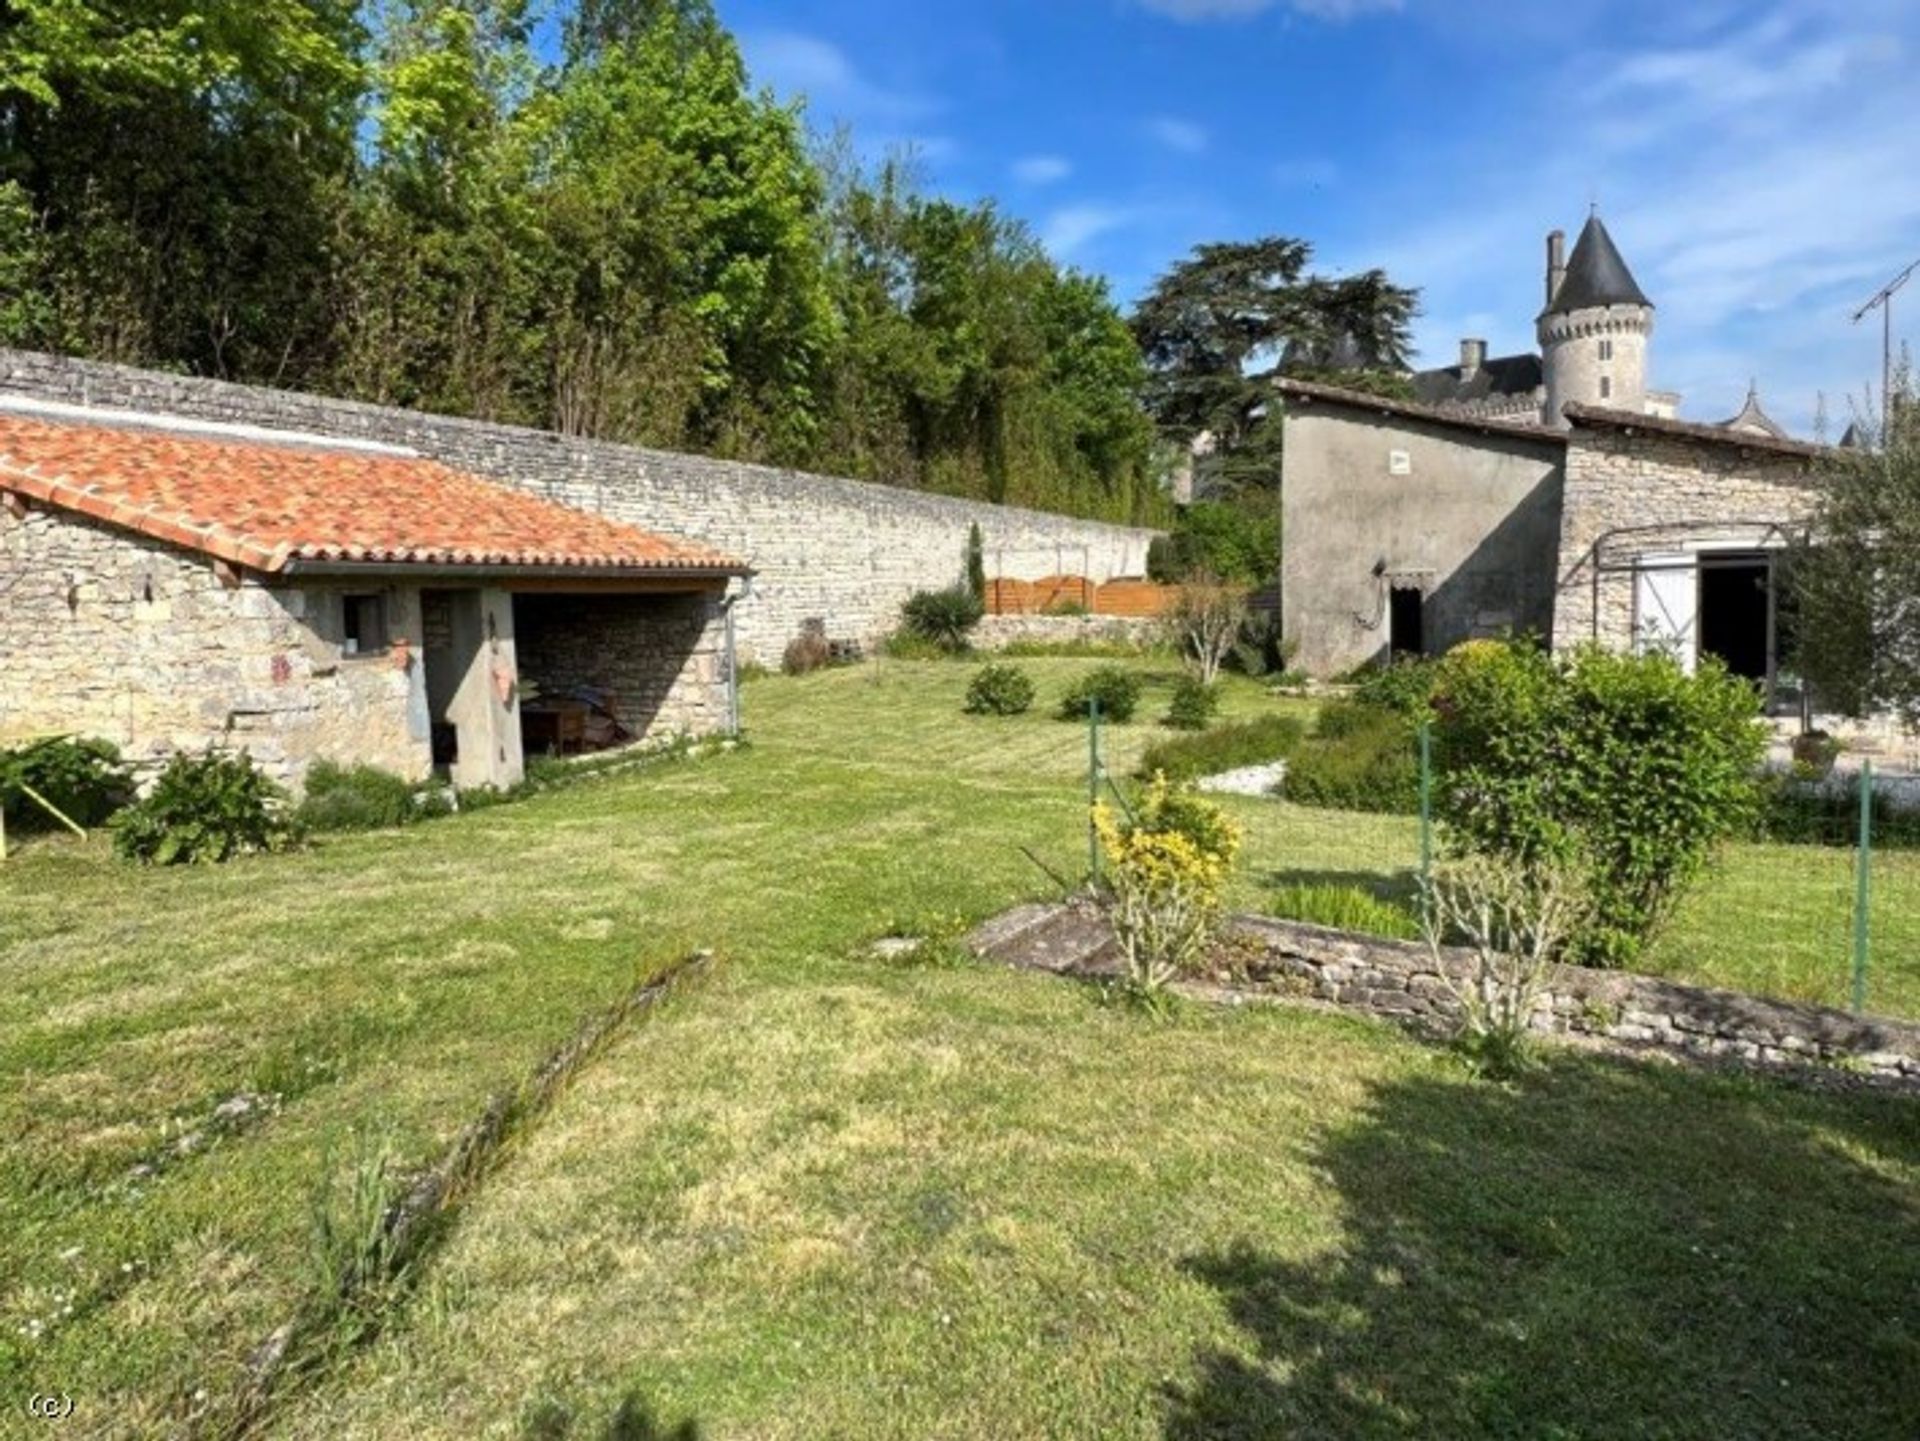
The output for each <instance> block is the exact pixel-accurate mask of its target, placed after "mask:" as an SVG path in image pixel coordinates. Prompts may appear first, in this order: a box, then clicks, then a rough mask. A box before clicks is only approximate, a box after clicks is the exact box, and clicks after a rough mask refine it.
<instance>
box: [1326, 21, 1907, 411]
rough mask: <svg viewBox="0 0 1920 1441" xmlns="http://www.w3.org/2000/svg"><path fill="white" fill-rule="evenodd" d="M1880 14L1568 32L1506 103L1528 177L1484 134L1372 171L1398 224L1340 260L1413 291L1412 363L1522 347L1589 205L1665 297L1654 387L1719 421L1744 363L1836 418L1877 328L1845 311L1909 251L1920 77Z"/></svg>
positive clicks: (1378, 194)
mask: <svg viewBox="0 0 1920 1441" xmlns="http://www.w3.org/2000/svg"><path fill="white" fill-rule="evenodd" d="M1890 13H1891V12H1890ZM1895 18H1902V17H1899V16H1898V15H1897V14H1896V15H1895ZM1886 28H1887V27H1886V26H1885V25H1884V24H1880V25H1876V24H1875V23H1873V22H1872V21H1871V20H1869V21H1866V22H1864V23H1863V21H1862V19H1861V17H1860V13H1859V11H1858V10H1857V9H1854V8H1852V7H1844V8H1843V7H1839V6H1835V7H1833V8H1832V9H1830V10H1824V11H1823V10H1822V9H1820V8H1819V7H1818V6H1817V5H1815V4H1811V3H1807V0H1793V3H1779V4H1776V5H1775V6H1774V7H1773V8H1772V9H1771V10H1769V11H1766V12H1764V13H1762V14H1761V15H1760V16H1758V17H1754V16H1747V17H1746V18H1745V19H1744V20H1743V21H1742V23H1741V24H1740V26H1739V27H1738V28H1734V29H1731V30H1724V29H1723V30H1721V31H1718V32H1714V31H1707V32H1704V33H1696V34H1694V35H1692V36H1688V37H1683V38H1681V39H1680V40H1678V41H1676V40H1675V39H1674V38H1673V37H1672V36H1671V35H1669V37H1668V38H1667V39H1666V40H1665V41H1664V42H1663V43H1662V44H1661V45H1660V46H1659V47H1657V48H1647V49H1639V50H1633V51H1628V52H1621V51H1617V50H1616V51H1613V52H1609V51H1607V50H1605V49H1603V48H1600V46H1599V45H1597V44H1575V45H1573V46H1571V47H1570V50H1569V53H1570V54H1577V55H1578V56H1579V58H1578V59H1577V60H1569V61H1568V62H1567V64H1566V66H1565V67H1564V69H1561V70H1557V71H1547V72H1543V74H1542V76H1541V78H1540V83H1539V84H1538V86H1537V87H1535V88H1534V89H1533V92H1532V93H1531V94H1530V95H1527V96H1524V97H1522V98H1521V99H1520V100H1519V101H1518V102H1517V104H1516V106H1515V107H1513V108H1512V109H1511V112H1510V115H1509V119H1510V120H1511V122H1512V123H1511V130H1512V131H1513V132H1514V133H1525V134H1527V135H1529V136H1533V137H1538V144H1537V145H1536V147H1535V149H1534V151H1533V152H1532V153H1531V154H1530V155H1529V157H1528V161H1527V164H1526V166H1525V168H1524V171H1521V170H1516V169H1515V167H1514V165H1513V164H1512V160H1513V155H1514V152H1513V150H1512V149H1511V146H1510V144H1509V143H1508V142H1507V141H1506V140H1505V139H1503V138H1501V137H1491V136H1490V137H1486V138H1484V139H1483V138H1477V137H1465V138H1463V139H1462V140H1461V141H1460V142H1459V143H1458V144H1456V145H1452V146H1449V147H1448V148H1447V149H1446V151H1445V152H1444V153H1443V154H1439V155H1428V156H1423V157H1422V162H1421V164H1420V165H1419V166H1418V167H1415V166H1413V165H1411V164H1409V165H1408V167H1407V169H1406V171H1405V172H1403V173H1401V174H1398V175H1395V176H1392V177H1386V176H1380V175H1373V174H1370V176H1369V181H1370V184H1372V185H1373V186H1374V187H1375V190H1374V198H1375V199H1376V201H1377V202H1378V203H1379V204H1380V205H1381V213H1382V214H1390V215H1393V216H1395V217H1396V220H1397V223H1395V224H1393V226H1392V227H1391V228H1390V229H1385V230H1383V231H1382V232H1381V236H1380V241H1381V243H1379V244H1377V245H1374V246H1365V245H1361V246H1351V247H1348V252H1347V253H1346V254H1344V255H1343V256H1341V257H1339V258H1341V259H1343V260H1345V261H1347V263H1348V266H1349V268H1352V269H1358V268H1361V267H1364V266H1369V265H1382V266H1384V267H1385V268H1386V269H1387V270H1388V271H1389V273H1391V274H1392V275H1393V276H1394V278H1395V279H1397V280H1399V281H1401V282H1402V283H1405V284H1410V285H1417V286H1420V287H1422V289H1423V291H1424V301H1425V310H1426V313H1425V315H1424V316H1423V317H1422V319H1421V321H1420V322H1419V324H1418V326H1417V336H1416V338H1417V340H1418V342H1419V344H1420V347H1421V351H1422V355H1423V359H1424V361H1425V363H1429V364H1442V363H1451V361H1452V359H1453V355H1454V353H1455V347H1456V345H1457V343H1458V340H1459V337H1460V336H1461V335H1467V334H1481V333H1486V332H1487V331H1488V330H1491V331H1492V334H1490V335H1489V336H1488V338H1489V339H1490V340H1491V341H1492V342H1493V345H1494V348H1495V351H1496V353H1501V352H1506V351H1514V350H1524V349H1531V348H1532V347H1533V325H1532V321H1533V317H1534V315H1535V313H1536V312H1537V311H1538V310H1539V308H1540V304H1541V299H1542V294H1543V290H1542V278H1541V270H1542V265H1543V260H1542V250H1543V247H1542V239H1541V237H1542V236H1544V234H1545V232H1546V231H1547V230H1548V229H1550V228H1553V227H1555V226H1558V227H1562V228H1565V229H1567V230H1569V231H1573V230H1576V229H1577V228H1578V226H1579V224H1580V223H1581V221H1582V220H1583V219H1584V218H1585V204H1586V202H1587V201H1588V200H1589V199H1592V198H1597V199H1598V200H1599V201H1600V204H1601V212H1602V214H1603V215H1604V217H1605V218H1606V221H1607V224H1608V228H1609V229H1610V230H1611V231H1612V232H1613V236H1614V239H1615V240H1616V241H1617V242H1618V243H1619V245H1620V248H1621V250H1622V252H1623V253H1624V254H1625V256H1626V259H1627V261H1628V263H1629V264H1630V265H1631V266H1632V267H1633V269H1634V273H1635V275H1636V276H1637V278H1638V279H1639V280H1640V283H1641V285H1642V287H1643V288H1644V289H1645V290H1646V291H1647V292H1648V294H1649V295H1651V296H1652V298H1653V300H1654V302H1655V305H1656V306H1657V310H1656V326H1655V332H1654V340H1653V348H1652V374H1651V379H1652V382H1653V383H1654V384H1655V385H1656V386H1659V387H1661V388H1668V389H1677V390H1680V391H1682V392H1683V393H1684V397H1685V399H1684V412H1683V413H1685V414H1687V415H1688V416H1690V417H1693V418H1699V419H1721V418H1724V417H1725V416H1727V415H1731V414H1732V413H1733V412H1734V411H1735V410H1737V409H1738V408H1739V403H1740V399H1741V396H1742V395H1743V394H1744V392H1745V389H1746V385H1747V382H1748V380H1749V378H1757V379H1758V381H1759V384H1760V390H1761V396H1762V399H1763V400H1764V401H1765V402H1766V404H1767V406H1768V408H1769V410H1770V411H1772V413H1773V414H1774V415H1775V417H1776V418H1777V419H1779V420H1781V421H1782V422H1783V423H1786V424H1788V425H1789V426H1791V427H1793V428H1795V429H1796V430H1800V431H1803V432H1804V431H1805V430H1806V429H1807V428H1808V427H1809V426H1810V424H1811V421H1812V416H1813V411H1814V406H1815V396H1816V393H1817V392H1821V391H1824V392H1825V393H1826V395H1827V399H1828V407H1829V410H1830V411H1831V412H1832V413H1834V414H1835V415H1838V414H1841V413H1842V411H1843V409H1844V400H1845V397H1846V396H1847V395H1848V394H1849V393H1857V392H1858V391H1859V390H1860V388H1861V384H1862V381H1863V380H1864V379H1865V378H1866V377H1868V376H1870V375H1873V374H1875V373H1877V370H1878V365H1879V345H1878V339H1879V337H1878V333H1877V330H1876V331H1875V332H1874V333H1873V334H1868V333H1867V329H1868V328H1867V327H1854V326H1851V325H1849V324H1848V321H1847V317H1848V315H1849V313H1850V312H1851V310H1852V308H1853V307H1854V306H1855V305H1857V304H1858V303H1859V302H1860V301H1861V300H1863V299H1865V297H1866V296H1867V295H1869V294H1871V293H1872V292H1873V290H1874V289H1875V288H1876V287H1877V286H1878V285H1879V284H1880V283H1881V282H1882V281H1883V280H1884V279H1885V278H1886V277H1887V276H1888V275H1890V274H1891V273H1893V272H1894V271H1895V270H1897V269H1898V268H1899V267H1900V266H1901V265H1904V264H1905V263H1906V262H1907V261H1909V260H1911V259H1913V258H1914V257H1915V256H1916V255H1920V173H1917V172H1916V171H1915V168H1914V166H1913V164H1912V159H1911V151H1912V146H1911V142H1910V138H1909V137H1910V131H1911V117H1912V116H1913V114H1914V113H1915V111H1916V106H1920V83H1916V79H1915V77H1914V76H1913V74H1912V73H1911V71H1912V67H1911V66H1909V65H1905V64H1901V63H1897V62H1898V61H1899V60H1900V57H1901V56H1902V55H1903V53H1905V51H1906V49H1907V46H1906V45H1903V43H1902V41H1901V40H1900V39H1899V38H1898V37H1897V36H1894V35H1890V34H1887V33H1881V32H1882V31H1884V30H1885V29H1886ZM1909 28H1910V29H1911V21H1910V19H1909ZM1604 34H1605V29H1604V24H1603V26H1602V30H1601V35H1602V36H1603V37H1604ZM1575 38H1576V39H1578V38H1579V37H1575ZM1406 217H1415V219H1414V221H1413V223H1412V224H1411V225H1407V224H1405V223H1404V222H1405V219H1406ZM1333 258H1334V257H1331V256H1329V257H1328V259H1329V260H1331V259H1333ZM1489 313H1491V314H1492V315H1494V316H1496V317H1499V319H1498V320H1497V321H1496V323H1495V324H1494V325H1492V326H1488V325H1486V324H1485V319H1486V317H1487V315H1488V314H1489ZM1910 313H1911V312H1910ZM1899 320H1900V317H1899V316H1898V315H1896V322H1899ZM1903 328H1904V329H1906V331H1907V333H1909V334H1911V333H1913V330H1914V329H1916V328H1920V327H1916V326H1914V325H1912V324H1907V325H1905V326H1904V327H1903Z"/></svg>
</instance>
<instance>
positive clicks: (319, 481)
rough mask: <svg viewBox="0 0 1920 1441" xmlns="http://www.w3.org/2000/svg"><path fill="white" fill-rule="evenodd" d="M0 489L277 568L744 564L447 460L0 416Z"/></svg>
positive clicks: (739, 570) (738, 567) (254, 566)
mask: <svg viewBox="0 0 1920 1441" xmlns="http://www.w3.org/2000/svg"><path fill="white" fill-rule="evenodd" d="M0 491H11V492H13V493H15V494H17V495H20V496H23V497H25V498H26V499H29V500H34V501H39V502H41V503H42V504H45V505H49V506H54V507H58V508H60V509H64V510H70V511H74V512H77V513H79V514H81V515H86V516H90V517H92V518H93V519H95V520H100V521H104V522H106V523H107V524H109V525H115V526H120V527H123V528H125V529H128V530H133V531H137V532H139V533H140V534H142V535H147V536H151V537H153V538H154V539H156V540H160V541H164V542H166V543H167V544H169V545H177V546H181V547H182V548H185V549H189V550H194V551H198V552H200V553H202V554H205V555H210V556H214V557H216V558H217V559H220V560H224V561H228V562H230V563H232V564H234V565H239V566H245V567H247V568H248V569H251V570H258V571H266V572H276V571H282V570H286V569H287V568H289V567H290V566H294V567H298V566H302V565H309V564H315V563H319V564H324V563H329V562H333V563H340V562H347V563H359V564H380V565H456V566H473V567H478V568H494V567H499V568H510V567H511V568H522V569H541V570H546V569H565V570H576V569H577V570H583V571H631V570H658V571H702V572H710V573H711V572H720V573H727V574H744V573H745V572H746V571H747V569H748V567H747V566H746V565H744V564H743V563H741V562H740V561H737V560H734V559H732V558H730V557H728V556H725V555H722V554H720V553H719V552H717V551H713V550H709V549H707V548H705V547H704V546H700V545H696V544H694V543H692V542H688V541H681V540H675V539H670V538H668V537H666V536H661V535H655V534H654V533H652V532H651V531H645V530H641V529H639V528H637V527H635V526H631V525H623V524H621V523H620V522H618V521H613V520H608V519H606V518H605V517H604V516H598V515H590V514H588V513H587V512H585V511H579V510H574V509H572V508H571V507H568V506H564V505H559V504H556V503H555V502H553V501H549V500H542V499H540V498H539V497H538V496H534V495H528V494H526V493H525V492H523V491H517V490H510V489H508V488H507V487H505V486H502V485H498V484H495V483H494V482H492V481H489V480H483V479H481V478H480V477H479V476H475V475H469V474H466V473H465V472H463V471H458V470H454V469H452V468H451V467H448V466H445V465H441V464H440V463H439V462H437V461H431V460H422V459H419V458H417V457H413V456H405V455H391V454H380V453H372V452H366V451H358V450H330V449H326V448H325V447H317V446H312V445H298V444H285V445H280V444H272V443H269V442H264V441H253V440H233V439H228V438H224V437H213V436H201V435H190V434H179V433H176V432H172V431H160V430H142V429H138V428H135V427H131V426H108V425H96V424H91V423H73V422H66V421H49V420H42V419H38V418H34V417H27V416H18V415H4V414H0Z"/></svg>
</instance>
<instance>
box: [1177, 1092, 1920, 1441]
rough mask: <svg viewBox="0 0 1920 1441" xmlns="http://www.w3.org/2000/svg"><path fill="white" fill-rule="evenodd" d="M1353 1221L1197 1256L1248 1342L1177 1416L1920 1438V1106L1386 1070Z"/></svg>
mask: <svg viewBox="0 0 1920 1441" xmlns="http://www.w3.org/2000/svg"><path fill="white" fill-rule="evenodd" d="M1318 1160H1319V1164H1320V1166H1321V1167H1322V1168H1323V1170H1324V1174H1325V1175H1326V1177H1327V1178H1328V1180H1329V1181H1330V1182H1331V1183H1332V1185H1333V1186H1334V1187H1336V1188H1337V1190H1338V1192H1339V1194H1340V1198H1341V1203H1342V1206H1343V1208H1344V1212H1345V1218H1346V1240H1345V1242H1344V1244H1343V1245H1342V1246H1341V1247H1340V1248H1338V1249H1337V1250H1336V1251H1334V1252H1333V1253H1331V1254H1329V1255H1325V1256H1323V1257H1317V1258H1312V1259H1309V1260H1306V1261H1301V1260H1299V1259H1298V1258H1291V1257H1289V1258H1282V1257H1277V1256H1274V1255H1271V1254H1267V1253H1264V1252H1262V1251H1261V1250H1259V1249H1258V1248H1257V1247H1255V1246H1254V1245H1252V1244H1250V1243H1240V1244H1237V1245H1234V1246H1230V1247H1228V1248H1226V1249H1223V1250H1219V1251H1213V1252H1209V1253H1205V1254H1200V1255H1195V1256H1191V1257H1189V1258H1187V1259H1186V1261H1185V1262H1184V1263H1183V1265H1184V1269H1185V1270H1186V1271H1187V1273H1188V1274H1189V1275H1191V1276H1193V1277H1195V1278H1197V1279H1198V1280H1200V1281H1202V1282H1204V1283H1205V1284H1206V1285H1207V1286H1209V1287H1211V1288H1212V1289H1213V1290H1215V1291H1216V1292H1217V1293H1218V1294H1219V1296H1220V1298H1221V1301H1222V1302H1223V1304H1224V1306H1225V1308H1226V1311H1227V1314H1228V1315H1229V1316H1230V1318H1231V1319H1232V1321H1233V1322H1234V1323H1235V1325H1236V1326H1237V1327H1238V1328H1239V1329H1240V1331H1241V1332H1242V1333H1243V1334H1244V1337H1245V1344H1244V1345H1243V1346H1242V1347H1238V1348H1218V1347H1216V1348H1210V1349H1208V1350H1206V1351H1203V1352H1202V1353H1201V1354H1200V1355H1199V1356H1198V1357H1197V1366H1198V1380H1197V1381H1196V1382H1195V1383H1194V1384H1192V1385H1191V1386H1189V1387H1185V1388H1178V1389H1173V1390H1170V1391H1169V1393H1168V1412H1167V1416H1166V1424H1165V1434H1166V1435H1167V1436H1168V1437H1169V1438H1175V1441H1196V1438H1203V1437H1205V1438H1222V1437H1254V1436H1262V1437H1264V1436H1286V1437H1290V1438H1293V1437H1322V1436H1324V1437H1342V1438H1345V1437H1376V1436H1378V1437H1386V1436H1392V1437H1407V1436H1422V1437H1427V1436H1431V1437H1464V1436H1510V1437H1523V1436H1524V1437H1549V1438H1560V1441H1570V1438H1576V1437H1578V1438H1586V1437H1593V1438H1599V1437H1656V1436H1658V1437H1702V1438H1705V1437H1744V1436H1766V1437H1770V1438H1785V1437H1807V1438H1813V1437H1835V1436H1847V1437H1851V1438H1872V1437H1887V1438H1896V1437H1898V1438H1903V1441H1910V1438H1912V1437H1913V1436H1915V1435H1920V1306H1917V1305H1916V1299H1917V1298H1920V1202H1917V1200H1916V1190H1917V1189H1920V1188H1916V1187H1915V1186H1914V1185H1913V1184H1912V1178H1913V1177H1914V1176H1915V1175H1916V1174H1920V1110H1916V1109H1915V1107H1914V1105H1913V1102H1912V1101H1911V1099H1910V1098H1903V1097H1897V1096H1887V1097H1865V1096H1857V1095H1856V1096H1852V1097H1848V1098H1845V1100H1844V1101H1842V1100H1840V1099H1837V1098H1831V1097H1824V1096H1819V1095H1811V1094H1806V1093H1803V1092H1798V1091H1794V1090H1791V1089H1789V1088H1786V1087H1783V1086H1779V1085H1776V1084H1773V1083H1769V1082H1765V1081H1760V1080H1753V1079H1715V1080H1706V1079H1703V1078H1701V1077H1698V1076H1694V1075H1688V1074H1685V1073H1674V1072H1665V1071H1660V1070H1658V1069H1655V1068H1651V1067H1645V1066H1636V1065H1631V1064H1626V1063H1619V1062H1612V1061H1604V1060H1596V1059H1593V1058H1584V1057H1563V1058H1556V1059H1555V1060H1554V1061H1552V1062H1551V1063H1550V1064H1549V1065H1548V1066H1547V1067H1546V1068H1545V1069H1544V1070H1543V1071H1541V1072H1540V1073H1538V1074H1536V1075H1534V1076H1532V1077H1531V1078H1529V1079H1528V1080H1527V1081H1526V1082H1525V1083H1524V1084H1521V1085H1518V1086H1511V1087H1501V1086H1494V1085H1488V1084H1474V1083H1467V1082H1462V1081H1460V1080H1458V1079H1456V1078H1452V1077H1449V1076H1446V1075H1439V1074H1433V1073H1425V1074H1420V1075H1416V1076H1414V1077H1412V1078H1409V1079H1403V1080H1398V1081H1394V1082H1391V1083H1385V1084H1382V1085H1380V1086H1379V1087H1377V1088H1376V1090H1375V1092H1374V1094H1373V1096H1372V1098H1371V1101H1370V1103H1369V1104H1368V1105H1367V1107H1366V1108H1365V1109H1364V1111H1363V1112H1362V1113H1361V1115H1360V1117H1359V1119H1357V1120H1356V1121H1354V1122H1352V1123H1350V1124H1348V1125H1345V1126H1343V1127H1342V1128H1341V1129H1339V1130H1337V1131H1334V1132H1332V1133H1330V1134H1329V1135H1327V1136H1326V1137H1325V1138H1324V1139H1323V1141H1322V1142H1321V1143H1320V1146H1319V1154H1318Z"/></svg>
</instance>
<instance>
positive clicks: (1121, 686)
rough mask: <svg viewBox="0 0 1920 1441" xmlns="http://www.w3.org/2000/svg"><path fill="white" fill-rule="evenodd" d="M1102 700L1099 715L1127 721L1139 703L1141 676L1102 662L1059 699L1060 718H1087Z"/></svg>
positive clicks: (1108, 718) (1120, 722)
mask: <svg viewBox="0 0 1920 1441" xmlns="http://www.w3.org/2000/svg"><path fill="white" fill-rule="evenodd" d="M1096 700H1097V701H1099V702H1100V718H1101V719H1102V720H1110V721H1114V722H1116V723H1119V724H1124V723H1125V722H1127V721H1130V720H1132V719H1133V712H1134V710H1135V708H1136V707H1137V706H1138V705H1139V704H1140V677H1139V676H1137V675H1135V674H1134V673H1133V672H1132V671H1130V670H1126V669H1124V668H1123V667H1121V666H1117V665H1103V666H1101V667H1100V668H1099V669H1098V670H1093V671H1088V672H1087V674H1085V675H1083V676H1081V677H1080V679H1079V680H1077V681H1075V682H1074V683H1073V685H1072V687H1071V688H1070V689H1069V690H1068V691H1067V693H1066V695H1065V696H1063V697H1062V698H1061V701H1060V719H1061V720H1084V719H1086V717H1087V715H1088V714H1089V713H1090V712H1091V711H1092V709H1093V703H1094V702H1095V701H1096Z"/></svg>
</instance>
